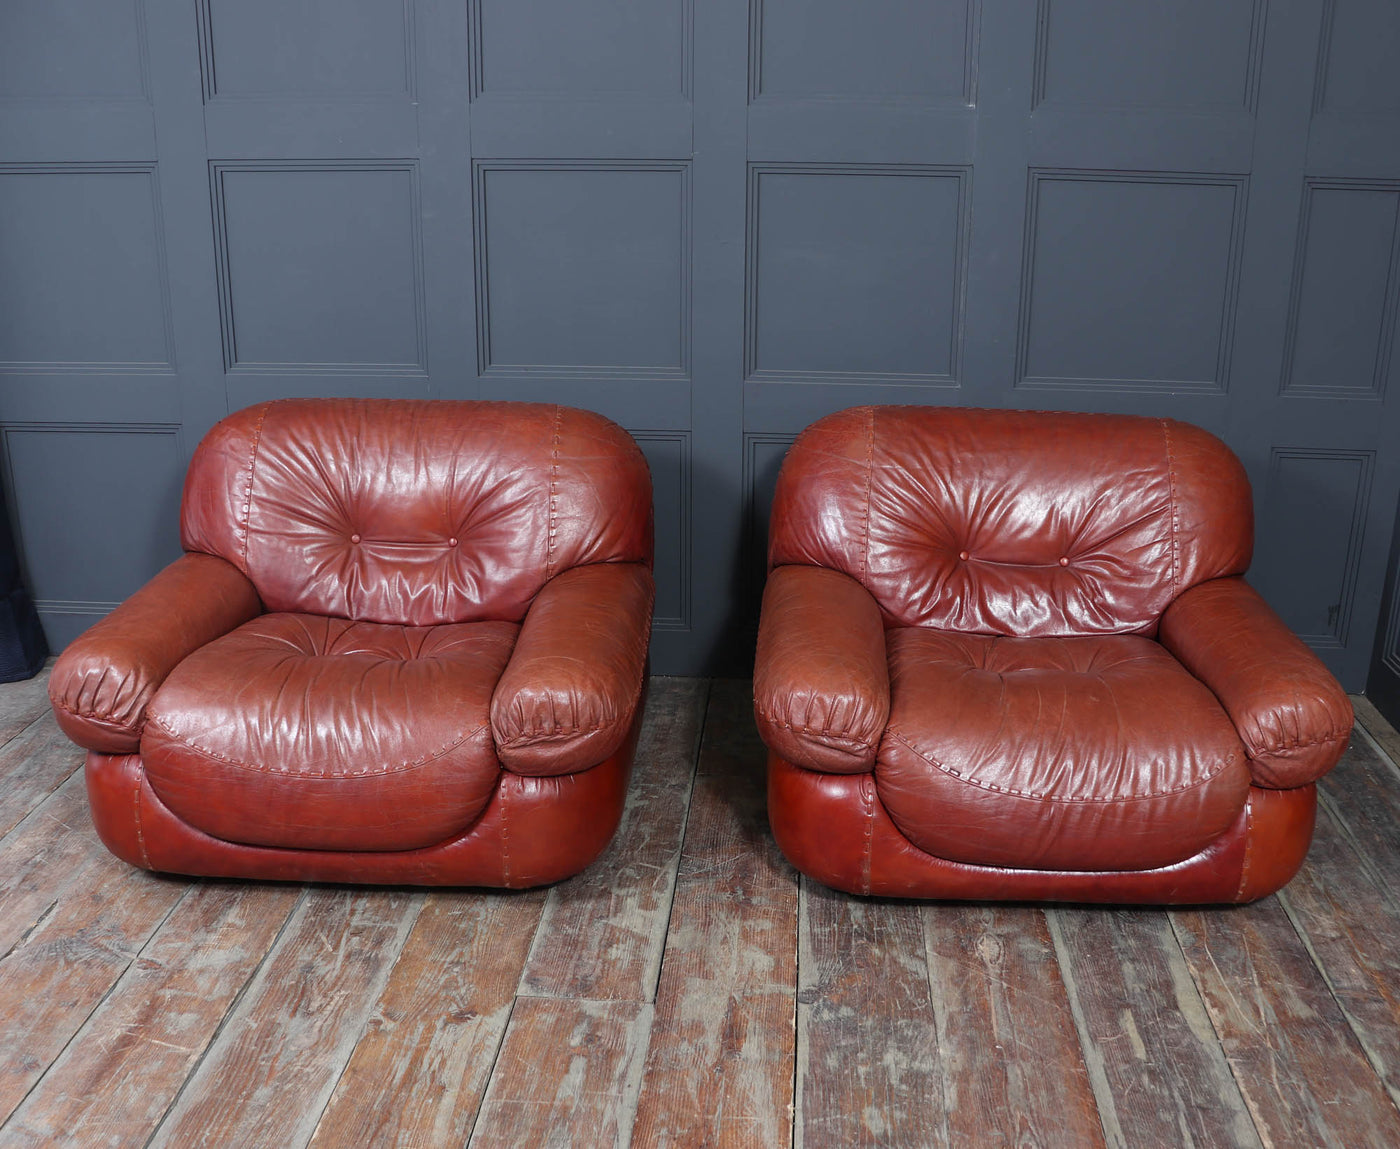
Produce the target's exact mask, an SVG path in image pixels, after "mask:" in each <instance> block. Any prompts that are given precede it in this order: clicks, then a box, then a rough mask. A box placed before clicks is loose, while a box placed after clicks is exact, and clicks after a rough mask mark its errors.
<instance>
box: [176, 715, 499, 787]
mask: <svg viewBox="0 0 1400 1149" xmlns="http://www.w3.org/2000/svg"><path fill="white" fill-rule="evenodd" d="M149 721H150V722H151V723H153V724H154V725H156V726H159V727H160V728H161V729H162V730H164V731H165V733H166V734H167V735H168V736H169V737H170V738H172V739H173V740H174V741H176V742H178V743H179V744H180V745H181V746H184V747H185V748H186V749H188V750H193V751H194V752H195V753H196V754H201V755H203V756H204V757H205V758H209V759H211V760H213V761H215V762H218V763H220V764H221V765H224V766H236V767H238V768H239V769H242V770H252V771H255V772H256V773H259V774H285V775H287V776H288V777H292V778H303V779H311V780H315V779H335V780H337V781H340V780H343V779H347V778H371V777H373V778H382V777H384V776H386V775H389V774H404V773H407V772H408V771H410V770H418V769H420V768H422V767H424V766H427V765H429V764H431V763H433V762H436V761H437V760H438V759H439V758H441V757H442V756H443V755H445V754H450V753H451V752H452V751H453V750H455V749H457V747H459V746H461V745H462V743H464V742H466V741H468V740H469V739H471V738H474V737H476V735H478V734H480V733H481V732H482V731H483V730H486V729H488V728H489V723H485V722H483V723H482V724H481V725H480V726H478V727H476V728H475V729H474V730H470V731H468V732H467V733H466V734H463V735H462V737H460V738H458V739H457V740H456V741H455V742H449V743H448V744H447V745H446V746H444V747H442V748H441V749H439V750H434V751H433V752H432V753H430V754H427V755H425V756H424V757H422V758H415V759H413V760H412V761H409V762H404V763H401V764H400V765H398V766H388V767H385V768H384V769H382V770H375V771H372V772H371V771H369V770H364V771H361V772H360V773H359V774H293V773H292V772H291V771H290V770H273V769H272V768H271V767H269V766H259V765H257V764H255V763H253V762H244V761H242V760H241V759H238V758H230V757H228V756H227V755H225V754H220V753H218V752H217V751H215V750H208V749H206V748H205V747H203V746H200V745H199V744H198V743H195V742H191V741H190V740H189V739H188V738H186V737H184V735H182V734H177V733H175V731H174V730H172V729H170V727H169V726H167V725H166V724H165V723H164V722H162V721H161V720H160V719H159V718H151V719H149Z"/></svg>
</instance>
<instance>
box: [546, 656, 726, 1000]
mask: <svg viewBox="0 0 1400 1149" xmlns="http://www.w3.org/2000/svg"><path fill="white" fill-rule="evenodd" d="M706 693H707V690H706V686H705V683H704V682H703V681H696V680H694V679H681V678H658V679H656V680H654V681H653V683H652V686H651V692H650V697H649V698H648V700H647V709H646V716H645V718H644V720H643V725H642V732H641V737H640V739H639V741H638V745H637V757H636V764H635V766H634V767H633V772H632V781H631V785H630V786H629V787H628V791H627V807H626V809H625V811H624V812H623V815H622V824H621V825H620V826H619V827H618V831H617V834H616V835H615V836H614V838H613V841H612V844H611V845H610V846H609V847H608V849H607V851H606V852H605V853H604V854H603V856H602V857H601V858H599V859H598V861H597V862H595V863H594V864H593V865H592V866H590V867H589V868H588V869H586V870H585V871H584V872H583V873H581V874H579V875H578V876H577V877H574V878H570V879H569V880H568V881H565V882H560V883H559V884H558V885H557V886H555V887H554V888H553V889H552V890H550V892H549V900H548V902H547V903H546V905H545V912H544V920H543V922H541V924H540V928H539V931H538V933H536V935H535V945H534V948H533V949H532V950H531V952H530V960H529V964H528V965H527V966H526V968H525V976H524V977H523V978H522V980H521V986H520V992H521V993H523V994H530V995H538V996H543V997H579V998H599V999H601V998H623V999H627V1000H631V1001H650V1000H651V999H652V998H653V996H654V995H655V992H656V979H657V972H658V970H659V969H660V966H661V951H662V947H663V945H664V943H665V939H666V921H667V918H668V917H669V915H670V911H671V895H672V893H673V890H674V887H675V879H676V867H677V865H678V864H679V859H680V848H681V836H682V834H683V833H684V831H685V816H686V807H687V805H688V803H689V800H690V785H691V779H692V776H693V774H694V765H695V753H696V749H697V744H698V741H699V738H700V727H701V722H702V719H703V717H704V708H705V696H706Z"/></svg>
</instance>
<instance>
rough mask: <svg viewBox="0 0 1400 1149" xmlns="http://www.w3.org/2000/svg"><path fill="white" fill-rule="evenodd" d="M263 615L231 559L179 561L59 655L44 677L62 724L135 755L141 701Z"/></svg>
mask: <svg viewBox="0 0 1400 1149" xmlns="http://www.w3.org/2000/svg"><path fill="white" fill-rule="evenodd" d="M261 613H262V603H261V602H259V601H258V592H257V591H256V590H254V589H253V584H252V583H251V582H249V581H248V576H247V575H245V574H243V572H242V571H240V570H239V569H238V568H237V567H235V566H233V565H232V564H231V563H228V562H225V561H224V560H223V559H221V558H216V557H215V556H213V555H206V554H187V555H184V556H182V557H180V558H178V559H176V560H175V561H174V562H173V563H171V564H170V565H169V566H168V567H166V568H165V569H164V570H163V571H161V572H160V574H158V575H156V577H155V578H153V579H151V581H150V582H148V583H147V584H146V585H145V586H143V587H142V588H141V589H140V590H138V591H137V592H136V593H135V594H134V595H132V596H131V597H130V598H129V599H127V600H126V601H125V602H124V603H122V604H121V606H119V607H117V609H116V610H114V611H113V612H112V613H111V614H109V615H108V616H107V617H106V618H104V619H103V620H102V621H101V622H98V623H95V624H94V625H93V626H91V627H89V628H88V629H87V630H86V631H84V632H83V633H82V634H80V635H79V636H78V637H77V638H76V639H74V640H73V641H72V642H71V643H69V645H68V647H67V648H66V649H65V650H64V651H63V653H62V654H61V655H60V656H59V658H58V661H57V662H56V663H55V664H54V668H53V673H52V674H51V675H50V677H49V701H50V702H52V703H53V712H54V716H55V717H56V718H57V719H58V724H59V726H60V727H61V728H62V729H63V732H64V733H65V734H66V735H68V737H69V738H71V739H72V740H73V741H74V742H76V743H77V744H78V745H79V746H82V747H83V748H85V749H87V750H98V751H101V752H102V753H104V754H134V753H136V751H137V750H139V749H140V747H141V730H142V728H143V727H144V726H145V725H146V706H147V704H148V703H149V702H150V701H151V697H152V696H153V695H154V694H155V692H156V691H157V690H158V689H160V684H161V683H162V682H164V681H165V679H166V676H167V675H168V674H169V673H170V672H171V671H172V670H174V669H175V667H176V666H177V665H178V664H179V663H180V662H182V661H183V660H184V659H185V658H187V657H188V656H189V655H191V654H193V653H194V652H195V651H196V650H198V649H199V648H200V647H201V646H206V645H208V644H209V643H211V642H213V641H214V639H216V638H218V637H219V636H220V635H222V634H227V633H228V632H229V631H231V630H233V629H235V628H236V627H239V626H242V625H243V623H245V622H247V621H248V620H249V619H251V618H256V617H257V616H258V615H259V614H261Z"/></svg>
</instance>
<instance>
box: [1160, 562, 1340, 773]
mask: <svg viewBox="0 0 1400 1149" xmlns="http://www.w3.org/2000/svg"><path fill="white" fill-rule="evenodd" d="M1159 638H1160V639H1161V642H1162V645H1163V646H1165V647H1166V648H1167V649H1168V650H1169V651H1171V652H1172V654H1173V655H1175V656H1176V658H1177V659H1178V661H1180V662H1181V664H1182V665H1183V666H1185V667H1186V669H1187V670H1189V671H1190V672H1191V673H1192V674H1194V675H1195V676H1196V677H1197V678H1199V679H1200V680H1201V681H1202V682H1204V683H1205V684H1206V685H1207V686H1208V687H1210V689H1211V690H1212V691H1213V692H1214V693H1215V696H1216V697H1217V698H1218V699H1220V702H1221V705H1223V706H1224V707H1225V711H1226V713H1227V714H1229V715H1230V719H1231V721H1233V722H1234V724H1235V729H1236V730H1237V731H1238V732H1239V736H1240V740H1241V741H1242V742H1243V743H1244V746H1245V750H1246V751H1247V752H1248V753H1249V766H1250V770H1251V771H1252V772H1253V775H1254V781H1255V783H1256V784H1257V785H1260V786H1269V787H1272V788H1274V789H1276V790H1287V789H1291V788H1292V787H1295V786H1306V785H1307V784H1308V783H1309V782H1312V781H1315V780H1316V779H1318V778H1320V777H1322V775H1324V774H1326V773H1327V771H1328V770H1330V769H1332V767H1333V766H1335V765H1336V764H1337V759H1338V758H1340V757H1341V755H1342V751H1343V750H1345V749H1346V745H1347V739H1348V738H1350V737H1351V724H1352V717H1353V716H1352V709H1351V701H1350V700H1349V699H1348V698H1347V696H1346V693H1345V692H1344V691H1343V690H1342V688H1341V685H1340V684H1339V683H1338V682H1337V680H1336V679H1335V678H1333V677H1332V675H1331V673H1330V672H1329V671H1328V670H1327V668H1326V667H1325V666H1323V665H1322V662H1321V660H1320V659H1319V658H1318V657H1317V655H1315V654H1313V652H1312V651H1311V650H1309V649H1308V648H1307V647H1306V646H1304V645H1303V643H1302V641H1301V640H1300V639H1299V638H1298V637H1297V635H1295V634H1294V633H1293V632H1292V631H1291V630H1289V629H1288V627H1287V626H1286V625H1285V624H1284V622H1283V620H1282V619H1281V618H1279V616H1278V615H1277V614H1275V613H1274V611H1273V608H1272V607H1270V606H1269V604H1268V603H1266V602H1265V601H1264V600H1263V599H1262V598H1261V597H1260V596H1259V594H1258V592H1257V591H1255V590H1254V588H1253V587H1251V586H1250V585H1249V584H1248V583H1247V582H1245V581H1244V579H1242V578H1218V579H1211V580H1209V581H1208V582H1203V583H1200V584H1198V585H1197V586H1194V587H1192V588H1191V589H1190V590H1188V591H1187V592H1186V593H1185V594H1183V595H1181V596H1180V597H1179V598H1178V599H1177V600H1176V601H1175V602H1173V603H1172V604H1171V606H1169V607H1168V608H1167V611H1166V613H1165V614H1164V615H1163V616H1162V623H1161V628H1160V630H1159Z"/></svg>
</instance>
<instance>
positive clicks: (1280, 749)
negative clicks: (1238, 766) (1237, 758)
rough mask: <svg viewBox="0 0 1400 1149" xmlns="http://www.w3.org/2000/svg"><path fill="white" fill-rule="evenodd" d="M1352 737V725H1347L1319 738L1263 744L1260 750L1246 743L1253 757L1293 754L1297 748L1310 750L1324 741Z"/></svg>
mask: <svg viewBox="0 0 1400 1149" xmlns="http://www.w3.org/2000/svg"><path fill="white" fill-rule="evenodd" d="M1350 737H1351V727H1347V729H1345V730H1335V731H1333V732H1332V733H1330V734H1322V735H1319V736H1318V737H1317V738H1310V739H1309V740H1308V741H1306V742H1284V743H1280V744H1279V745H1277V746H1263V747H1260V748H1259V749H1258V750H1255V749H1254V748H1253V747H1252V746H1250V745H1249V744H1248V743H1245V749H1246V750H1248V751H1249V756H1250V757H1251V758H1261V757H1264V756H1265V755H1269V754H1292V753H1293V752H1294V751H1297V750H1310V749H1312V748H1313V747H1314V746H1321V745H1322V744H1323V743H1324V742H1337V741H1339V740H1341V739H1343V738H1350Z"/></svg>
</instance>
